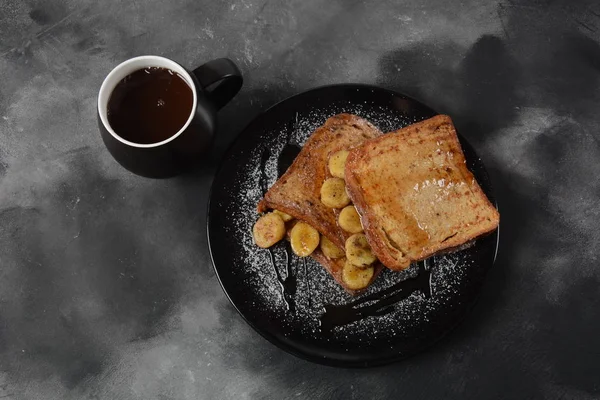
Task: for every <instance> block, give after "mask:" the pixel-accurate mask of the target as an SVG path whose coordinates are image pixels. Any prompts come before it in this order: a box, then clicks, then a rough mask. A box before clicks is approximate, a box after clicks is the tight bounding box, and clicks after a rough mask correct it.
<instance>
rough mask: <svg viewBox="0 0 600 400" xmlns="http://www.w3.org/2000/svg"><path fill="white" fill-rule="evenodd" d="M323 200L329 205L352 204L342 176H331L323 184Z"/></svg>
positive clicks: (337, 206)
mask: <svg viewBox="0 0 600 400" xmlns="http://www.w3.org/2000/svg"><path fill="white" fill-rule="evenodd" d="M321 202H322V203H323V204H325V205H326V206H327V207H332V208H342V207H345V206H347V205H348V204H350V198H349V197H348V193H346V184H345V183H344V180H343V179H341V178H329V179H327V180H326V181H325V182H323V186H321Z"/></svg>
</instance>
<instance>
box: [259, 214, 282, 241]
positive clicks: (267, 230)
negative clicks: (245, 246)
mask: <svg viewBox="0 0 600 400" xmlns="http://www.w3.org/2000/svg"><path fill="white" fill-rule="evenodd" d="M252 235H253V236H254V242H255V243H256V245H257V246H259V247H262V248H263V249H266V248H267V247H271V246H273V245H274V244H275V243H277V242H279V241H280V240H281V239H283V237H284V236H285V224H284V222H283V219H281V217H280V216H279V215H277V214H274V213H268V214H265V215H263V216H262V217H260V218H259V219H258V221H256V223H255V224H254V227H253V228H252Z"/></svg>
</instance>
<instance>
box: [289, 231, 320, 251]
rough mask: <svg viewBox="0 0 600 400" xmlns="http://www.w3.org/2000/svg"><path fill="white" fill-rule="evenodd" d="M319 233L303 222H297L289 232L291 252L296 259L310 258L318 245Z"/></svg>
mask: <svg viewBox="0 0 600 400" xmlns="http://www.w3.org/2000/svg"><path fill="white" fill-rule="evenodd" d="M319 236H320V235H319V232H318V231H317V230H316V229H315V228H313V227H312V226H310V225H308V224H307V223H305V222H298V223H297V224H296V225H294V227H293V228H292V230H291V232H290V243H291V245H292V251H293V252H294V253H295V254H296V255H297V256H298V257H306V256H310V255H311V254H312V252H313V251H315V249H316V248H317V246H318V245H319Z"/></svg>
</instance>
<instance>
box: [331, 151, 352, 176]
mask: <svg viewBox="0 0 600 400" xmlns="http://www.w3.org/2000/svg"><path fill="white" fill-rule="evenodd" d="M348 153H349V152H348V150H340V151H337V152H335V153H333V154H332V155H331V157H329V173H330V174H331V175H332V176H335V177H336V178H342V179H344V176H345V175H344V168H345V167H346V159H347V158H348Z"/></svg>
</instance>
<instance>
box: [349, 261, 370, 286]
mask: <svg viewBox="0 0 600 400" xmlns="http://www.w3.org/2000/svg"><path fill="white" fill-rule="evenodd" d="M374 273H375V268H373V266H369V267H366V268H360V267H357V266H356V265H353V264H352V263H351V262H350V261H348V260H346V263H345V264H344V269H343V270H342V279H343V281H344V283H345V284H346V285H347V286H348V288H349V289H352V290H358V289H364V288H366V287H367V286H369V282H371V279H373V274H374Z"/></svg>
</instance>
